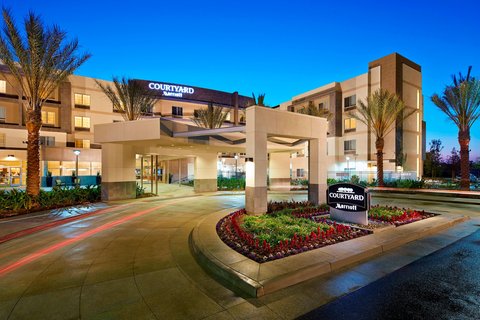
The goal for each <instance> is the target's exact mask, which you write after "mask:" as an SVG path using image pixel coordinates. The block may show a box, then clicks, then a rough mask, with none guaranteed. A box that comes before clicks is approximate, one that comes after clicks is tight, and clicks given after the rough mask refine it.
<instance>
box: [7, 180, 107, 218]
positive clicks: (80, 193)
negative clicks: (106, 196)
mask: <svg viewBox="0 0 480 320" xmlns="http://www.w3.org/2000/svg"><path fill="white" fill-rule="evenodd" d="M100 198H101V192H100V186H88V187H86V188H80V187H76V188H60V187H54V188H53V189H52V191H44V190H40V193H39V194H38V196H36V197H32V196H30V195H28V194H27V193H26V192H25V191H23V190H19V189H12V190H9V191H6V190H2V191H0V213H2V214H16V213H25V212H30V211H32V210H34V211H39V210H47V209H53V208H61V207H66V206H71V205H76V204H81V203H87V202H97V201H100Z"/></svg>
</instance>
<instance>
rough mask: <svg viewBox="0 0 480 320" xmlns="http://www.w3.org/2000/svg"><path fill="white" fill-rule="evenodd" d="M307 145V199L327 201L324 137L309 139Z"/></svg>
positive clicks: (318, 202)
mask: <svg viewBox="0 0 480 320" xmlns="http://www.w3.org/2000/svg"><path fill="white" fill-rule="evenodd" d="M308 145H309V158H308V200H309V201H311V202H313V203H315V204H322V203H324V202H326V201H327V195H326V192H327V169H326V165H327V149H326V147H327V144H326V141H325V139H311V140H310V141H309V143H308Z"/></svg>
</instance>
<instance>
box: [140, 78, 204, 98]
mask: <svg viewBox="0 0 480 320" xmlns="http://www.w3.org/2000/svg"><path fill="white" fill-rule="evenodd" d="M148 88H149V89H152V90H159V91H162V95H163V96H166V97H177V98H182V97H183V95H184V94H193V93H194V92H195V90H194V89H193V88H192V87H185V86H179V85H173V84H166V83H158V82H150V83H149V84H148Z"/></svg>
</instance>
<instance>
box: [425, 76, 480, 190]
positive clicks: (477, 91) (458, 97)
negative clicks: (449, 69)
mask: <svg viewBox="0 0 480 320" xmlns="http://www.w3.org/2000/svg"><path fill="white" fill-rule="evenodd" d="M471 70H472V67H469V68H468V72H467V76H466V77H464V76H462V74H461V73H460V74H459V78H458V79H457V77H456V76H453V84H452V85H449V86H447V87H446V88H445V89H444V90H443V93H442V96H439V95H437V94H434V95H432V98H431V99H432V102H433V103H434V104H435V105H436V106H437V107H438V108H439V109H440V110H442V111H443V112H444V113H445V114H446V115H447V116H448V117H449V118H450V120H452V121H453V122H454V123H455V125H456V126H457V127H458V143H459V144H460V171H461V175H462V180H461V182H460V187H461V189H463V190H469V189H470V167H469V166H470V159H469V158H470V150H469V146H470V129H471V127H472V126H473V124H474V123H475V121H477V119H478V118H479V117H480V81H479V80H477V79H475V78H474V77H470V72H471Z"/></svg>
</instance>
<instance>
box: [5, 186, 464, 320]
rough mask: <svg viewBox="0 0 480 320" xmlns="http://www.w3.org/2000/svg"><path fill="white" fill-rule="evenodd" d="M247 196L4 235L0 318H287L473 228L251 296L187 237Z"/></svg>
mask: <svg viewBox="0 0 480 320" xmlns="http://www.w3.org/2000/svg"><path fill="white" fill-rule="evenodd" d="M271 197H273V198H275V199H292V198H295V199H297V200H299V199H303V198H304V197H305V195H302V194H300V195H298V194H273V195H271ZM243 203H244V196H243V195H241V194H240V195H218V196H197V197H189V198H184V199H173V200H166V199H144V200H142V201H133V202H125V203H122V205H119V206H118V207H117V209H116V210H114V211H113V212H110V213H108V214H102V215H98V216H91V217H88V218H86V219H83V220H79V221H76V222H72V223H70V224H66V225H63V226H59V227H56V228H53V229H50V230H47V231H43V232H40V233H37V234H33V235H30V236H26V237H23V238H19V239H16V240H12V241H9V242H6V243H3V244H1V245H0V288H1V290H0V319H78V318H82V319H93V318H96V319H248V318H255V319H279V318H285V319H290V318H293V317H295V316H298V315H301V314H304V313H306V312H308V311H309V310H312V309H313V308H316V307H318V306H320V305H322V304H324V303H326V302H329V301H331V300H332V299H335V298H336V297H338V296H341V295H343V294H345V293H348V292H351V291H354V290H356V289H358V288H359V287H362V286H364V285H366V284H368V283H370V282H372V281H374V280H377V279H378V278H380V277H383V276H384V275H385V274H387V273H389V272H392V271H393V270H395V269H396V268H399V267H401V266H403V265H405V264H407V263H409V262H412V261H414V260H416V259H418V258H419V257H422V256H423V255H425V254H427V253H430V252H432V251H435V250H437V249H439V248H441V247H443V246H445V245H446V244H448V243H450V242H452V241H454V240H456V239H459V238H460V237H462V236H465V235H466V234H469V233H471V232H472V231H471V225H463V226H459V227H458V228H456V229H455V230H453V231H452V230H451V231H448V232H446V233H444V235H439V236H436V238H435V239H434V240H429V241H430V242H427V243H426V244H423V246H422V247H421V250H413V251H412V248H406V249H402V250H396V251H393V252H391V253H389V254H387V255H384V256H381V257H379V258H378V262H377V264H375V263H376V262H375V261H374V260H373V261H369V262H367V263H368V264H369V265H370V267H367V268H366V267H365V265H359V266H358V267H356V268H352V269H348V270H344V271H341V272H339V273H336V274H332V275H329V276H326V277H320V278H317V279H314V280H311V281H308V282H306V283H303V284H301V285H297V286H293V287H290V288H287V289H284V290H281V291H278V292H276V293H274V294H271V295H267V296H265V297H262V298H259V299H250V298H245V297H241V296H239V295H237V294H235V293H234V292H232V291H230V290H228V289H226V288H225V287H224V286H222V285H221V284H219V283H217V282H216V281H215V280H213V279H212V278H211V277H210V276H209V275H207V274H206V273H205V272H204V271H203V270H202V269H201V268H200V267H199V266H198V265H197V263H196V261H195V260H194V258H193V257H192V255H191V254H190V250H189V243H188V241H189V234H190V231H191V230H192V228H193V226H194V225H195V224H196V223H197V222H198V221H200V220H201V219H202V218H203V217H204V216H205V215H206V214H209V213H211V212H215V211H219V210H223V209H227V208H234V207H243ZM419 243H420V242H419ZM417 244H418V243H417V242H416V243H413V244H412V245H417ZM405 250H406V251H405ZM362 266H363V267H362ZM367 266H368V265H367ZM371 266H374V267H371Z"/></svg>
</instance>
